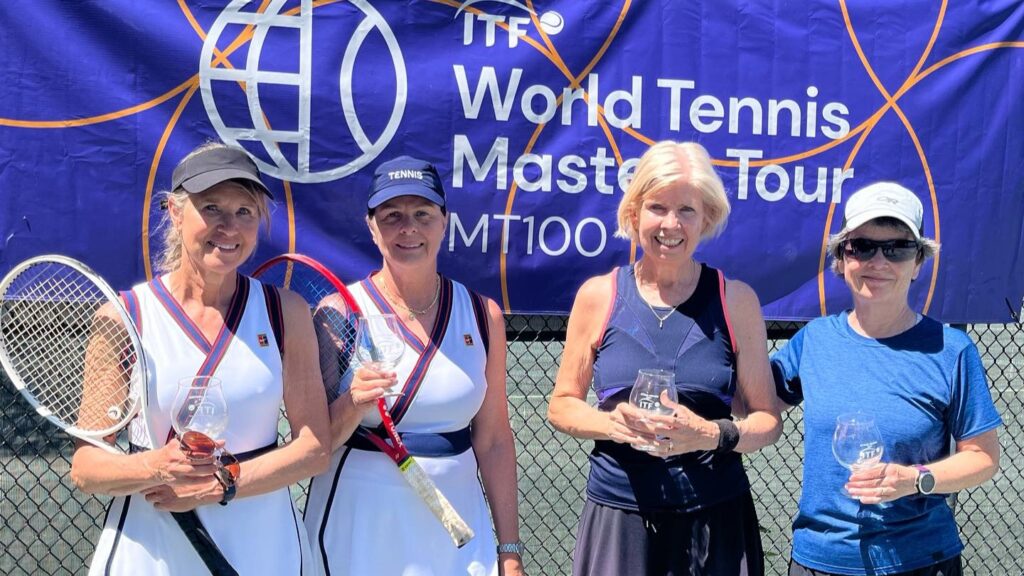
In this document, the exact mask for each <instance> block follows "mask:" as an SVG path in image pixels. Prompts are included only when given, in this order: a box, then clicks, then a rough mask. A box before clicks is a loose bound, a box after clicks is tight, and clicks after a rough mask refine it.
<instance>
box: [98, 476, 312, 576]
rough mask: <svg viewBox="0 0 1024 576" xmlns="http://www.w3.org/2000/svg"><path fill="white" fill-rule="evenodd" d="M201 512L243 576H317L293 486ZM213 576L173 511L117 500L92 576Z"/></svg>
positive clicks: (136, 499) (139, 499) (136, 498)
mask: <svg viewBox="0 0 1024 576" xmlns="http://www.w3.org/2000/svg"><path fill="white" fill-rule="evenodd" d="M196 514H197V515H198V516H199V519H200V521H202V523H203V526H204V527H205V528H206V530H207V532H209V534H210V537H211V538H213V541H214V542H215V543H216V544H217V547H218V548H219V549H220V551H221V553H222V554H223V555H224V557H225V558H226V559H227V560H228V562H229V563H230V564H231V566H232V567H233V568H234V569H235V571H237V572H238V574H239V576H246V575H249V574H254V575H256V574H259V575H262V574H275V575H277V574H282V575H287V574H294V575H296V576H312V575H313V574H315V571H314V567H313V565H312V558H311V555H310V549H309V545H308V542H307V540H306V534H305V530H303V529H302V526H301V523H300V520H299V517H298V513H297V512H296V511H295V506H294V504H293V503H292V499H291V496H290V495H289V492H288V489H287V488H281V489H279V490H275V491H274V492H270V493H268V494H261V495H259V496H252V497H249V498H239V499H237V500H233V501H232V502H231V503H229V504H228V505H227V506H220V505H219V504H213V505H207V506H200V507H199V508H197V509H196ZM129 574H130V575H133V576H134V575H137V574H146V575H154V576H179V575H189V576H191V575H194V574H209V570H208V569H207V568H206V565H205V564H203V561H202V559H201V558H200V557H199V554H198V553H196V551H195V549H194V548H193V547H192V544H191V543H189V541H188V539H187V538H186V537H185V534H184V532H182V530H181V527H179V526H178V523H177V522H175V520H174V518H173V517H172V516H171V514H170V513H169V512H162V511H158V510H156V509H155V508H153V506H152V505H151V504H150V503H149V502H146V500H145V498H143V497H142V496H141V495H133V496H122V497H118V498H115V499H114V501H113V502H112V503H111V505H110V508H109V511H108V513H107V519H106V522H105V523H104V526H103V533H102V534H101V535H100V540H99V543H98V544H97V546H96V553H95V554H94V555H93V559H92V563H91V565H90V567H89V576H103V575H111V576H122V575H124V576H127V575H129Z"/></svg>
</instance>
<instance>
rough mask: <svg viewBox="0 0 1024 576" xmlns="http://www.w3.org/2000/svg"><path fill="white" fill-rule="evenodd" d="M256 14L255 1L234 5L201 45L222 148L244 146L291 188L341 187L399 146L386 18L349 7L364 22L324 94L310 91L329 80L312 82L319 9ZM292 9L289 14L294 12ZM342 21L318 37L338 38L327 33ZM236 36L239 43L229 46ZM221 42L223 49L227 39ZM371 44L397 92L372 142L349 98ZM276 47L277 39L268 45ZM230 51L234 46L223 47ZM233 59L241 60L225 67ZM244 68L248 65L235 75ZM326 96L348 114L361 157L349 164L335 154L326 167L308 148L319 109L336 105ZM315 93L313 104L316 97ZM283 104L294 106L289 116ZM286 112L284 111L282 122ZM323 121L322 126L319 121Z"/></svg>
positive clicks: (400, 65) (274, 5)
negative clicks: (383, 57) (380, 52)
mask: <svg viewBox="0 0 1024 576" xmlns="http://www.w3.org/2000/svg"><path fill="white" fill-rule="evenodd" d="M250 4H252V0H234V1H233V2H231V4H229V5H228V6H227V7H226V8H225V9H224V11H223V12H221V14H220V15H219V16H218V17H217V20H216V21H215V22H214V24H213V26H212V27H211V28H210V30H209V33H208V34H207V36H206V40H205V41H204V42H203V50H202V56H201V58H200V62H199V77H200V89H201V92H202V97H203V104H204V106H205V107H206V112H207V114H208V115H209V118H210V122H211V123H212V124H213V127H214V128H215V129H216V131H217V135H218V136H219V137H220V138H221V139H222V140H223V141H224V142H226V143H229V144H234V145H238V146H242V147H244V148H246V149H247V150H249V151H250V152H251V153H253V154H252V155H253V156H254V160H255V161H256V163H257V164H258V165H259V167H260V170H261V171H263V172H264V173H266V174H269V175H272V176H274V177H276V178H279V179H281V180H288V181H292V182H306V183H312V182H328V181H331V180H337V179H339V178H344V177H345V176H348V175H349V174H352V173H354V172H356V171H357V170H359V169H360V168H362V167H364V166H366V165H367V164H369V163H370V162H372V161H373V159H374V158H376V157H377V156H378V155H379V154H380V153H381V151H382V150H383V149H384V148H385V147H386V146H387V145H388V143H389V142H390V141H391V139H392V138H393V137H394V135H395V132H396V130H397V129H398V125H399V124H400V123H401V120H402V114H403V113H404V111H405V104H406V99H407V91H408V82H407V79H406V69H405V61H404V59H403V57H402V51H401V49H400V48H399V46H398V41H397V40H396V38H395V35H394V33H393V32H392V30H391V28H390V27H389V26H388V24H387V22H386V21H385V20H384V18H383V17H382V16H381V14H380V12H378V11H377V10H376V9H375V8H374V7H373V6H372V5H370V3H369V2H367V1H366V0H350V2H349V4H350V5H351V6H354V7H355V8H357V9H358V10H359V11H360V12H362V14H363V19H362V20H361V21H360V22H359V23H358V25H356V27H355V29H354V30H353V31H351V32H350V34H351V35H350V37H349V39H348V42H347V44H346V45H345V46H344V53H343V55H342V57H341V62H340V70H338V72H337V73H336V74H337V76H331V77H335V78H337V79H338V81H337V84H333V83H331V84H332V85H330V86H329V87H328V88H324V87H321V84H319V83H318V85H317V86H314V85H313V79H314V77H316V78H318V79H319V78H323V77H325V76H330V75H325V74H323V73H322V69H318V70H317V73H316V74H314V73H313V71H314V64H315V63H314V61H313V55H314V50H313V32H314V28H315V27H314V22H313V8H314V6H313V0H301V2H298V6H295V4H296V2H294V1H292V2H287V1H286V0H273V1H272V2H271V3H270V5H269V6H268V7H267V9H266V10H265V11H264V12H262V13H260V12H257V11H256V10H255V9H254V8H253V7H252V6H250ZM257 4H258V3H257ZM286 5H291V6H293V7H292V8H290V9H288V8H287V7H286ZM337 21H338V19H330V18H325V19H324V20H323V22H322V24H323V26H324V28H325V29H324V30H323V31H322V32H318V34H324V35H325V36H324V37H325V38H326V37H328V35H329V36H331V37H335V38H336V37H337V35H338V32H339V31H338V30H330V29H326V26H329V25H331V24H334V23H336V22H337ZM240 30H241V33H240V34H238V32H239V31H240ZM236 34H238V36H237V38H236V39H235V40H234V41H233V42H231V38H235V35H236ZM222 35H223V37H224V38H225V39H227V41H225V40H223V39H222ZM371 35H379V40H378V39H377V38H373V41H374V42H378V43H379V42H382V43H383V45H384V46H386V48H387V53H388V54H390V58H391V62H392V65H393V69H394V89H395V92H394V100H393V106H392V108H391V113H390V115H389V116H388V119H387V124H386V125H385V126H384V127H383V128H382V129H381V130H379V131H378V133H377V134H376V137H373V136H371V135H369V134H368V133H367V132H368V131H367V130H366V129H365V128H364V125H363V124H362V123H361V122H360V119H359V116H358V113H357V109H356V101H355V95H354V91H353V77H354V76H356V77H358V78H360V80H362V79H363V76H362V75H354V74H353V70H354V69H355V67H356V62H357V58H359V54H360V49H361V48H362V47H363V44H364V42H366V41H367V39H368V38H370V37H371ZM270 38H273V41H272V42H271V41H270V40H269V39H270ZM246 40H247V42H246ZM228 42H230V46H227V45H226V44H228ZM271 45H272V46H273V47H272V48H268V50H267V53H266V54H264V53H263V51H264V48H265V47H269V46H271ZM235 51H238V52H239V55H240V56H242V58H238V57H236V58H234V59H233V60H228V57H229V56H230V55H231V53H233V52H235ZM282 52H284V54H282ZM316 54H317V56H318V58H321V57H324V58H329V57H333V56H336V54H323V53H322V52H320V51H319V50H318V51H317V52H316ZM243 60H244V65H239V64H240V63H241V62H242V61H243ZM268 63H271V64H270V65H268ZM282 68H283V70H282ZM325 89H326V90H327V91H328V93H332V92H333V94H337V95H338V103H339V104H340V108H341V112H342V114H340V115H338V116H340V118H342V119H343V123H344V125H345V126H346V127H347V129H348V132H349V134H348V136H350V138H351V141H352V142H353V143H354V145H355V147H357V148H358V151H355V150H354V148H353V149H352V150H353V152H355V153H354V154H352V155H350V156H348V157H346V156H345V155H344V152H345V151H344V150H343V151H342V152H343V153H342V154H341V155H340V156H339V154H338V150H337V149H336V147H335V148H331V149H330V150H329V152H330V153H329V154H324V155H323V158H317V157H316V155H315V153H314V151H313V147H312V146H311V141H312V140H313V131H312V128H313V127H312V124H311V122H310V117H311V115H312V112H311V111H312V108H313V102H314V101H317V102H318V103H320V104H322V103H323V102H324V101H325V100H326V101H327V102H331V101H332V100H333V98H334V97H333V96H332V97H331V98H330V99H324V98H323V97H322V93H321V91H323V90H325ZM314 91H315V92H316V94H317V98H314V96H313V95H314ZM267 94H273V95H274V97H275V100H274V104H275V106H274V107H273V108H272V107H271V106H270V105H268V103H267V101H266V100H267ZM282 99H287V100H289V102H287V104H286V105H285V106H283V107H282V106H281V102H282ZM243 101H244V102H243ZM292 102H293V104H292ZM243 103H244V106H243ZM280 108H285V109H286V110H285V111H284V112H283V113H282V111H281V110H280ZM226 110H242V111H243V113H242V114H233V115H232V114H230V113H229V112H226ZM271 110H273V114H271ZM274 114H278V115H280V116H284V117H285V120H284V121H281V119H280V116H274ZM317 117H318V118H320V113H319V112H318V114H317ZM325 124H335V123H332V122H329V121H325V122H321V121H319V120H318V122H317V125H318V126H323V125H325ZM337 124H340V123H337ZM318 129H319V128H318ZM332 129H337V128H334V127H332ZM324 140H329V139H324ZM253 144H256V148H259V147H260V145H262V150H258V151H257V150H254V147H253ZM348 149H349V148H347V147H346V150H348ZM326 158H332V159H334V158H341V160H342V162H344V163H343V164H341V165H337V164H335V165H330V166H324V165H323V163H324V160H325V159H326ZM318 160H319V162H318Z"/></svg>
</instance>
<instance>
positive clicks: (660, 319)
mask: <svg viewBox="0 0 1024 576" xmlns="http://www.w3.org/2000/svg"><path fill="white" fill-rule="evenodd" d="M691 262H693V261H691ZM693 264H694V265H695V264H696V262H693ZM639 268H640V264H637V266H636V268H635V269H634V275H633V276H634V278H635V279H636V289H637V292H638V293H639V294H640V299H641V300H643V301H644V304H647V308H648V309H649V310H650V311H651V314H654V317H655V318H657V319H658V330H661V329H662V328H664V327H665V320H668V319H669V317H671V316H672V314H673V313H674V312H675V311H676V308H677V307H678V306H679V305H678V304H676V305H675V306H672V307H671V308H670V309H669V311H668V313H667V314H665V315H664V316H662V315H661V314H658V311H657V310H655V309H654V306H652V305H651V303H650V302H648V301H647V299H646V298H644V295H643V292H642V291H641V288H640V287H641V283H640V270H639ZM690 269H691V270H692V269H693V266H691V267H690ZM691 276H692V277H691V278H690V281H689V282H687V284H686V288H687V290H689V288H690V284H694V283H695V281H696V278H697V276H698V273H697V271H694V272H693V274H692V275H691Z"/></svg>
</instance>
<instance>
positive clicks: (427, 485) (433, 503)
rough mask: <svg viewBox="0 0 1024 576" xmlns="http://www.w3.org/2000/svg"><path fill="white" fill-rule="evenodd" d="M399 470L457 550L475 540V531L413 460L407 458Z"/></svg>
mask: <svg viewBox="0 0 1024 576" xmlns="http://www.w3.org/2000/svg"><path fill="white" fill-rule="evenodd" d="M399 469H400V470H401V471H402V475H403V476H405V479H406V481H407V482H408V483H409V485H410V486H412V488H413V490H415V491H416V494H417V495H418V496H419V497H420V499H421V500H423V503H424V504H426V505H427V507H428V508H430V511H431V512H432V513H433V514H434V516H436V517H437V519H438V520H439V521H440V522H441V525H442V526H444V529H445V530H446V531H447V532H448V535H449V536H451V538H452V542H454V543H455V546H456V547H457V548H462V547H463V546H465V545H466V543H467V542H469V541H470V540H472V539H473V536H474V533H473V529H472V528H470V527H469V525H468V524H466V521H465V520H463V519H462V517H461V516H459V513H458V512H457V511H456V510H455V508H454V507H453V506H452V505H451V502H449V501H448V499H447V498H445V496H444V494H442V493H441V491H440V490H438V489H437V486H436V485H435V484H434V483H433V481H431V480H430V477H429V476H427V473H426V472H424V471H423V468H421V467H420V465H419V464H418V463H417V462H416V460H414V459H413V458H406V459H405V460H404V461H402V462H401V463H400V464H399Z"/></svg>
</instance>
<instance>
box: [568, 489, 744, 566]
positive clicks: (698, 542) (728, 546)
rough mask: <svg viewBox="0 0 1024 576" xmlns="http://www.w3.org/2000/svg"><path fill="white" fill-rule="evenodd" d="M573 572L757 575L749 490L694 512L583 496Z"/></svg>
mask: <svg viewBox="0 0 1024 576" xmlns="http://www.w3.org/2000/svg"><path fill="white" fill-rule="evenodd" d="M572 573H573V576H624V575H629V576H763V575H764V552H763V551H762V549H761V534H760V531H759V530H758V524H757V512H756V511H755V510H754V500H753V498H751V496H750V493H749V492H748V493H746V494H744V495H743V496H740V497H738V498H735V499H733V500H728V501H726V502H722V503H721V504H716V505H714V506H711V507H710V508H706V509H702V510H698V511H696V512H670V511H658V512H650V513H648V512H634V511H630V510H620V509H618V508H612V507H609V506H603V505H601V504H597V503H596V502H592V501H591V500H587V503H586V505H585V506H584V508H583V514H582V516H581V517H580V526H579V531H578V533H577V538H576V549H575V551H574V552H573V565H572Z"/></svg>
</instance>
